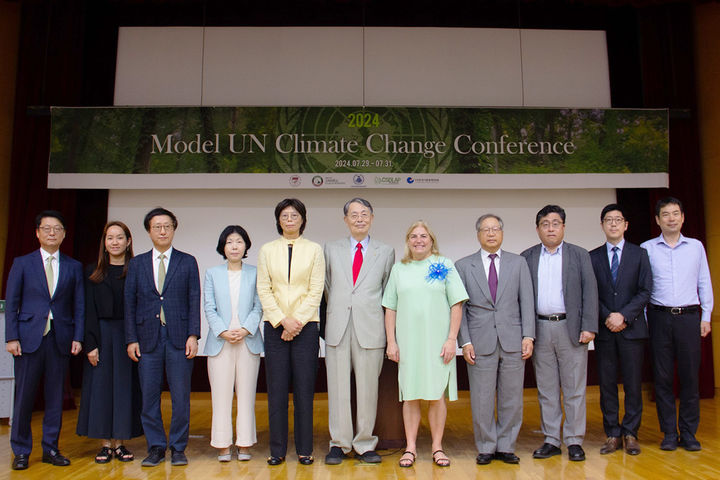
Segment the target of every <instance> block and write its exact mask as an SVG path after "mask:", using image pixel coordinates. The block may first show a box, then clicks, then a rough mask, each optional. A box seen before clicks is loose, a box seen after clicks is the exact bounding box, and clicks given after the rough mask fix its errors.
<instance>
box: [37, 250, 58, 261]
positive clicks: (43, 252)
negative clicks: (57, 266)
mask: <svg viewBox="0 0 720 480" xmlns="http://www.w3.org/2000/svg"><path fill="white" fill-rule="evenodd" d="M40 255H41V256H42V260H43V263H45V262H47V259H48V257H54V258H55V260H58V261H60V250H58V251H57V252H55V253H50V252H48V251H46V250H45V249H43V248H42V247H40Z"/></svg>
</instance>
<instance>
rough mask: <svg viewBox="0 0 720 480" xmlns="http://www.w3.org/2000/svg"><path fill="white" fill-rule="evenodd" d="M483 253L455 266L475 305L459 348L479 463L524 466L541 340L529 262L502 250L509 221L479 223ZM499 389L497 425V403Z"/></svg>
mask: <svg viewBox="0 0 720 480" xmlns="http://www.w3.org/2000/svg"><path fill="white" fill-rule="evenodd" d="M475 229H476V230H477V237H478V240H479V241H480V247H481V248H480V250H479V251H478V252H476V253H474V254H472V255H470V256H467V257H465V258H463V259H461V260H458V262H457V263H455V268H457V271H458V274H459V275H460V278H461V279H462V281H463V283H464V284H465V289H466V290H467V292H468V295H469V296H470V300H469V301H467V302H466V303H465V305H464V306H463V316H462V323H461V324H460V331H459V332H458V343H459V344H460V345H462V351H463V357H464V358H465V361H466V362H467V363H468V378H469V380H470V403H471V405H472V416H473V429H474V432H475V446H476V448H477V450H478V456H477V458H476V462H477V464H478V465H487V464H488V463H490V461H491V460H492V459H493V458H496V459H498V460H502V461H503V462H505V463H518V462H519V461H520V459H519V458H518V457H517V455H515V442H516V440H517V436H518V433H519V432H520V425H521V424H522V411H523V381H524V378H525V360H526V359H528V358H530V356H531V355H532V351H533V341H534V338H535V299H534V297H533V283H532V278H531V277H530V269H529V268H528V265H527V262H525V259H524V258H523V257H521V256H520V255H515V254H514V253H510V252H506V251H505V250H500V246H501V245H502V241H503V221H502V219H501V218H500V217H498V216H497V215H493V214H486V215H483V216H481V217H480V218H478V220H477V222H476V223H475ZM496 389H497V421H496V420H495V399H496Z"/></svg>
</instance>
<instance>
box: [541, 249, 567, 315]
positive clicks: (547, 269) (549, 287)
mask: <svg viewBox="0 0 720 480" xmlns="http://www.w3.org/2000/svg"><path fill="white" fill-rule="evenodd" d="M562 249H563V243H560V245H559V246H558V247H557V249H556V250H555V253H550V252H549V251H548V249H547V248H545V245H541V246H540V261H539V263H538V297H537V298H538V300H537V303H538V304H537V313H538V315H552V314H555V313H558V314H559V313H566V312H565V297H564V295H563V280H562Z"/></svg>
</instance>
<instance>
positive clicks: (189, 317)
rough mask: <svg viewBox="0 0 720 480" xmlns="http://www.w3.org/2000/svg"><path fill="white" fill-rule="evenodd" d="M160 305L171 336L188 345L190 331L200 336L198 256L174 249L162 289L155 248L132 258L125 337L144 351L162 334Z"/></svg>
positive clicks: (180, 345)
mask: <svg viewBox="0 0 720 480" xmlns="http://www.w3.org/2000/svg"><path fill="white" fill-rule="evenodd" d="M160 307H162V308H163V311H164V312H165V321H166V327H165V328H167V333H168V338H169V340H170V342H171V343H172V344H173V346H174V347H175V348H177V349H181V348H182V349H184V348H185V344H186V342H187V339H188V337H189V336H190V335H195V336H197V338H200V275H199V273H198V266H197V261H196V260H195V257H193V256H192V255H188V254H187V253H184V252H181V251H180V250H177V249H174V248H173V251H172V255H171V256H170V263H169V264H168V267H167V274H166V275H165V283H164V284H163V291H162V292H158V291H157V288H156V287H155V277H154V275H153V258H152V250H150V251H149V252H145V253H143V254H141V255H138V256H137V257H134V258H132V259H131V260H130V263H129V264H128V273H127V277H126V279H125V341H126V343H134V342H139V343H140V353H143V352H152V351H153V350H155V347H156V346H157V340H158V336H159V335H160Z"/></svg>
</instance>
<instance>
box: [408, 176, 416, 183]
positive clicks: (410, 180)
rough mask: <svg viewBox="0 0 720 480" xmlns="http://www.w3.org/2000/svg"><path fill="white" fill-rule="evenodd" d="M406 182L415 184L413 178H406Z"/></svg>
mask: <svg viewBox="0 0 720 480" xmlns="http://www.w3.org/2000/svg"><path fill="white" fill-rule="evenodd" d="M407 182H408V183H413V182H415V179H414V178H413V177H407Z"/></svg>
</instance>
